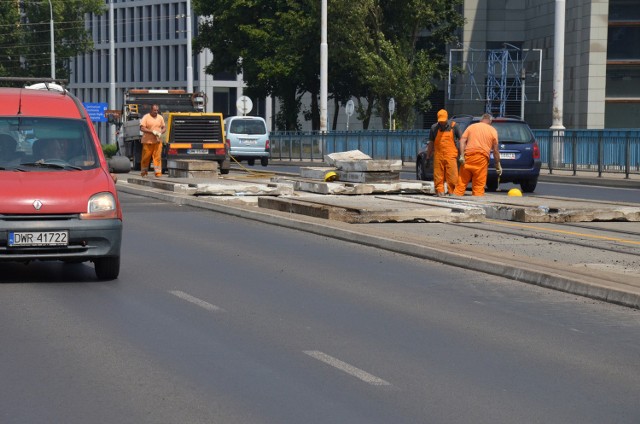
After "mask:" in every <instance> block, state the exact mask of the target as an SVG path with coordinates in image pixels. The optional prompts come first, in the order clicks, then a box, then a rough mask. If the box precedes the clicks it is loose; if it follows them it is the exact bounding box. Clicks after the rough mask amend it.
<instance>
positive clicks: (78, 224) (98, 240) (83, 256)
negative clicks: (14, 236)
mask: <svg viewBox="0 0 640 424" xmlns="http://www.w3.org/2000/svg"><path fill="white" fill-rule="evenodd" d="M47 231H67V232H68V234H69V238H68V244H67V245H64V246H42V245H41V246H9V234H10V233H12V232H14V233H16V232H20V233H26V232H47ZM121 244H122V221H121V220H119V219H95V220H92V219H89V220H84V219H80V218H79V217H78V215H54V216H37V217H34V216H14V215H12V216H7V215H0V261H1V262H23V261H32V260H43V261H48V260H61V261H90V260H93V259H97V258H101V257H115V256H120V248H121Z"/></svg>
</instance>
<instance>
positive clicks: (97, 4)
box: [0, 0, 106, 79]
mask: <svg viewBox="0 0 640 424" xmlns="http://www.w3.org/2000/svg"><path fill="white" fill-rule="evenodd" d="M105 10H106V7H105V4H104V1H103V0H51V8H50V7H49V1H48V0H21V1H15V2H11V1H2V2H0V75H1V76H14V77H49V76H51V31H50V21H51V15H52V14H53V23H54V52H55V61H56V65H55V70H56V78H62V79H66V78H69V73H70V72H69V59H70V58H72V57H75V56H77V55H78V54H81V53H86V52H88V51H91V49H92V48H93V41H92V39H91V29H88V30H87V29H85V14H86V13H93V14H95V15H101V14H102V13H104V12H105ZM51 12H53V13H51Z"/></svg>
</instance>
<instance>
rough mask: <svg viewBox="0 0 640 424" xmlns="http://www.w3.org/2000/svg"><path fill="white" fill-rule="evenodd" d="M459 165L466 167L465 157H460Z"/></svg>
mask: <svg viewBox="0 0 640 424" xmlns="http://www.w3.org/2000/svg"><path fill="white" fill-rule="evenodd" d="M458 165H460V166H462V165H464V155H460V157H459V158H458Z"/></svg>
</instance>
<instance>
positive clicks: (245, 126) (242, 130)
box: [229, 119, 267, 135]
mask: <svg viewBox="0 0 640 424" xmlns="http://www.w3.org/2000/svg"><path fill="white" fill-rule="evenodd" d="M229 132H231V133H234V134H253V135H264V134H266V133H267V127H266V126H265V125H264V122H262V121H261V120H258V119H234V120H233V121H231V126H230V128H229Z"/></svg>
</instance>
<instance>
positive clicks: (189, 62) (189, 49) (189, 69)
mask: <svg viewBox="0 0 640 424" xmlns="http://www.w3.org/2000/svg"><path fill="white" fill-rule="evenodd" d="M187 93H193V47H192V46H191V0H187Z"/></svg>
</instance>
